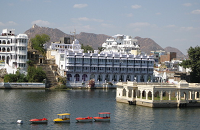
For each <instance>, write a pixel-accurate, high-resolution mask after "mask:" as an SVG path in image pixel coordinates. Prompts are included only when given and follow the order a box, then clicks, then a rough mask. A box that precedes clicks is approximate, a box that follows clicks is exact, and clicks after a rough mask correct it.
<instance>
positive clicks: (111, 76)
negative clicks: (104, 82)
mask: <svg viewBox="0 0 200 130" xmlns="http://www.w3.org/2000/svg"><path fill="white" fill-rule="evenodd" d="M109 75H110V82H112V78H113V74H109Z"/></svg>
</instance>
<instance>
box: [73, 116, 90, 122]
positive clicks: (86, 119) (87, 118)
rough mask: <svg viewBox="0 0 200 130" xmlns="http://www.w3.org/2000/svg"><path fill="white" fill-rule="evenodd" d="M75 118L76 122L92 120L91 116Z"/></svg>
mask: <svg viewBox="0 0 200 130" xmlns="http://www.w3.org/2000/svg"><path fill="white" fill-rule="evenodd" d="M76 120H77V121H78V122H91V121H93V118H92V117H89V116H88V117H78V118H76Z"/></svg>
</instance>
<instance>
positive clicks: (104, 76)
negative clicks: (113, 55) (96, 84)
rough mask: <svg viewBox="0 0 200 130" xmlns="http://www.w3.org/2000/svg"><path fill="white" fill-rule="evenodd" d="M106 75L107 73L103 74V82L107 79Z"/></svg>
mask: <svg viewBox="0 0 200 130" xmlns="http://www.w3.org/2000/svg"><path fill="white" fill-rule="evenodd" d="M105 78H106V75H105V74H102V82H104V81H105V80H106V79H105Z"/></svg>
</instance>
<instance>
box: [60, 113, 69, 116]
mask: <svg viewBox="0 0 200 130" xmlns="http://www.w3.org/2000/svg"><path fill="white" fill-rule="evenodd" d="M57 115H59V116H65V115H70V113H62V114H57Z"/></svg>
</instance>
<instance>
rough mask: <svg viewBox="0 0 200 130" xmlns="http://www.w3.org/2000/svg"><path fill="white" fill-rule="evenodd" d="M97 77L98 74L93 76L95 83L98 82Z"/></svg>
mask: <svg viewBox="0 0 200 130" xmlns="http://www.w3.org/2000/svg"><path fill="white" fill-rule="evenodd" d="M98 76H99V75H98V74H95V75H94V80H95V82H97V81H98Z"/></svg>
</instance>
